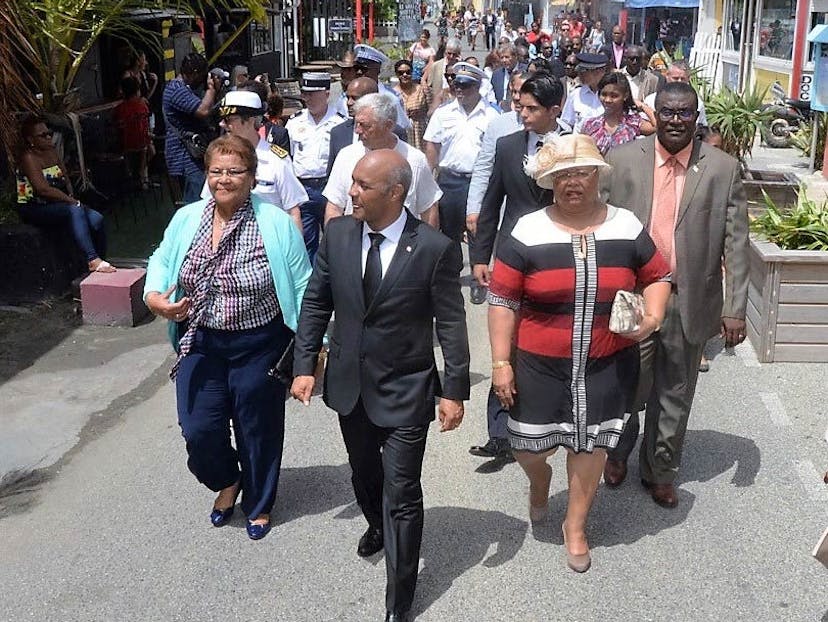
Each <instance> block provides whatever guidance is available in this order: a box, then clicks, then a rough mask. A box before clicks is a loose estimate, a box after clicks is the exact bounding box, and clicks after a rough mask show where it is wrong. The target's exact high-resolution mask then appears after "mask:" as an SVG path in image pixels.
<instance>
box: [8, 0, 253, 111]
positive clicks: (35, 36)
mask: <svg viewBox="0 0 828 622" xmlns="http://www.w3.org/2000/svg"><path fill="white" fill-rule="evenodd" d="M4 5H6V6H5V8H4V9H3V11H0V13H3V14H4V16H3V18H2V20H0V27H2V28H0V34H3V33H5V36H7V37H8V39H7V40H2V39H0V49H2V48H3V47H6V48H8V49H9V50H14V51H16V52H22V53H23V54H24V55H25V59H26V61H27V63H28V65H29V71H28V74H29V76H30V79H31V81H32V82H33V83H34V86H35V87H36V88H37V90H38V91H39V93H41V96H42V103H43V108H44V110H46V111H47V112H63V111H64V110H66V109H69V108H71V107H72V106H74V105H77V102H76V101H75V98H73V87H74V84H75V80H76V79H77V77H78V71H79V70H80V68H81V65H82V64H83V61H84V59H85V58H86V57H87V56H88V55H89V53H90V51H91V50H92V49H93V47H94V45H95V42H96V41H97V40H98V38H99V37H100V36H101V35H102V34H103V33H107V34H109V35H111V36H114V37H120V38H122V39H125V40H129V41H139V42H142V43H144V44H146V45H149V46H155V47H158V46H159V45H160V39H159V35H158V34H157V33H152V32H150V31H148V30H146V29H145V28H144V27H143V26H141V24H140V22H137V21H135V20H134V19H132V15H133V13H134V12H135V11H141V10H144V11H146V10H149V11H152V10H169V11H170V12H172V13H182V14H186V15H192V16H198V15H203V14H204V13H205V12H207V11H213V10H216V9H219V8H221V9H233V8H244V9H247V10H248V11H250V16H251V19H259V20H264V19H267V17H266V12H265V9H264V5H263V3H262V2H261V0H82V1H81V0H73V1H67V0H4ZM6 12H7V13H6ZM7 16H8V17H7ZM15 109H16V110H21V109H23V108H22V107H20V108H15Z"/></svg>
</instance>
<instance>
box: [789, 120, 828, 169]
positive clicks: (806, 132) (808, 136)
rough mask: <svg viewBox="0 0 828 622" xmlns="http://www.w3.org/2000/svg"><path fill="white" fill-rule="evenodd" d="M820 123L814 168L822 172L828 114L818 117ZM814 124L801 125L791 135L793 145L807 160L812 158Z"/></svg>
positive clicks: (818, 124) (827, 131) (827, 129)
mask: <svg viewBox="0 0 828 622" xmlns="http://www.w3.org/2000/svg"><path fill="white" fill-rule="evenodd" d="M817 119H819V121H818V122H817V126H818V127H819V135H818V136H817V144H816V158H814V168H816V169H817V170H822V154H824V153H825V136H826V134H828V114H821V115H819V116H818V117H817ZM813 127H814V124H813V122H811V123H801V124H800V126H799V130H797V131H796V132H794V133H792V134H791V145H792V146H793V147H796V149H798V150H799V151H800V152H801V153H802V155H803V156H805V157H806V158H810V157H811V141H812V140H813V137H814V133H813V132H814V130H813Z"/></svg>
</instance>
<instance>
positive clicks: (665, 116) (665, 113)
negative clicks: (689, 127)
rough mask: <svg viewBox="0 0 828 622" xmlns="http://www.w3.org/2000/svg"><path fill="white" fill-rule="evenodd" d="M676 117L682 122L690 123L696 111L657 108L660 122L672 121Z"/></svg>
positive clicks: (690, 109)
mask: <svg viewBox="0 0 828 622" xmlns="http://www.w3.org/2000/svg"><path fill="white" fill-rule="evenodd" d="M675 117H678V118H679V119H681V120H682V121H692V120H693V119H695V118H696V111H695V110H693V109H692V108H679V109H675V108H659V110H658V118H659V119H660V120H662V121H665V122H666V121H672V120H673V119H674V118H675Z"/></svg>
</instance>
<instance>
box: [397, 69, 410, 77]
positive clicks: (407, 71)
mask: <svg viewBox="0 0 828 622" xmlns="http://www.w3.org/2000/svg"><path fill="white" fill-rule="evenodd" d="M397 75H398V76H410V75H411V70H410V69H397Z"/></svg>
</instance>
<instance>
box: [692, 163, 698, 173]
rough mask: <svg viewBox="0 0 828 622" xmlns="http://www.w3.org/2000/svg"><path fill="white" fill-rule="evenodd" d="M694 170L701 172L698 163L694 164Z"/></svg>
mask: <svg viewBox="0 0 828 622" xmlns="http://www.w3.org/2000/svg"><path fill="white" fill-rule="evenodd" d="M693 172H694V173H698V172H699V165H698V164H694V165H693Z"/></svg>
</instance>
